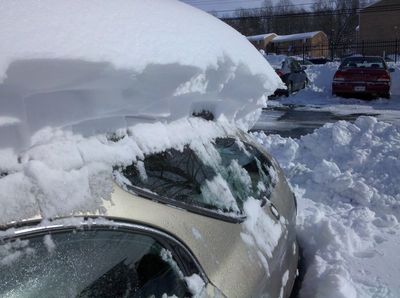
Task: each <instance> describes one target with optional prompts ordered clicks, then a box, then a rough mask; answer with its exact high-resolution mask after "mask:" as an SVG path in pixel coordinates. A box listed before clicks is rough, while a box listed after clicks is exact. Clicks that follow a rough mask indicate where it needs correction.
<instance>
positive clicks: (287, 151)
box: [254, 117, 400, 298]
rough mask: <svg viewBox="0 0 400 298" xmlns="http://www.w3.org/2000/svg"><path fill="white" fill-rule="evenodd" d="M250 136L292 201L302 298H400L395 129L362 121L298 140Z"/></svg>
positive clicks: (399, 151) (399, 136)
mask: <svg viewBox="0 0 400 298" xmlns="http://www.w3.org/2000/svg"><path fill="white" fill-rule="evenodd" d="M254 135H255V137H256V138H257V139H258V141H259V142H260V143H261V144H263V145H264V146H265V147H266V149H267V150H268V151H269V152H270V153H272V155H273V156H274V157H275V158H277V159H278V161H279V162H280V164H281V166H282V167H283V169H284V171H285V173H286V175H287V177H288V179H289V181H290V183H291V185H292V187H293V189H294V191H295V193H296V196H297V199H298V204H299V210H298V223H297V225H298V227H297V229H298V236H299V240H300V245H301V246H302V248H303V251H304V256H305V261H306V272H305V277H304V282H303V285H302V289H301V292H300V296H301V297H343V298H344V297H346V298H349V297H399V295H400V282H399V276H400V269H399V268H400V257H399V255H398V247H399V245H400V240H399V239H400V237H399V228H400V225H399V220H400V183H399V177H398V174H399V173H400V124H398V123H397V124H388V123H384V122H380V121H377V119H376V118H373V117H360V118H359V119H358V120H357V121H356V122H355V123H354V124H352V123H350V122H346V121H339V122H337V123H334V124H326V125H325V126H324V127H322V128H320V129H318V130H316V131H315V132H314V133H313V134H310V135H306V136H303V137H302V138H300V139H298V140H297V139H291V138H282V137H280V136H278V135H269V136H266V135H265V134H264V133H255V134H254Z"/></svg>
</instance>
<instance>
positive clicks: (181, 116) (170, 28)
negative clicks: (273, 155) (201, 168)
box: [0, 0, 282, 222]
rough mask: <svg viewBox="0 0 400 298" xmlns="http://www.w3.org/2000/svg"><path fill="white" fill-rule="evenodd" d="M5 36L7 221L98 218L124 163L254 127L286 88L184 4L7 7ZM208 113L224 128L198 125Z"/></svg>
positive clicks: (1, 184)
mask: <svg viewBox="0 0 400 298" xmlns="http://www.w3.org/2000/svg"><path fill="white" fill-rule="evenodd" d="M148 11H151V12H152V13H144V12H148ZM21 20H23V21H21ZM183 24H184V26H183ZM0 28H2V29H1V31H0V38H1V40H2V42H1V43H0V53H1V55H0V177H3V176H5V177H3V178H2V179H1V180H0V202H1V204H2V205H3V206H7V208H2V209H1V210H0V218H1V220H0V221H2V222H6V221H8V220H11V219H18V218H22V217H29V216H32V215H34V214H35V212H36V209H37V208H38V206H37V205H38V204H39V205H41V206H40V209H41V212H42V214H43V215H44V216H45V217H46V216H54V215H55V214H57V213H58V212H59V211H61V210H62V211H64V212H70V211H71V212H72V211H73V210H77V209H78V210H81V209H82V210H93V209H95V210H96V209H97V208H98V207H99V206H100V203H101V200H100V198H108V197H109V195H110V192H111V183H112V167H113V166H115V165H127V164H129V163H132V162H133V161H134V160H136V158H137V157H138V156H143V154H144V153H149V152H151V150H155V147H156V148H157V149H158V150H162V149H165V148H166V147H174V146H178V147H179V146H181V145H182V142H183V141H185V142H186V143H189V142H190V140H192V139H195V138H199V137H200V138H201V137H202V136H203V137H205V138H212V137H216V136H220V135H223V134H225V133H226V132H227V131H226V130H229V129H231V127H232V126H235V125H239V126H241V127H243V128H247V127H249V126H250V125H251V124H252V123H253V122H254V121H255V119H256V117H257V115H258V114H259V112H260V107H261V106H263V105H264V104H265V101H266V98H267V96H268V95H269V94H271V93H272V92H273V91H274V90H275V88H276V87H277V86H279V85H280V84H282V82H281V81H280V79H279V78H278V76H277V75H276V74H275V72H274V71H273V70H272V68H271V67H270V66H269V64H268V63H267V62H266V61H265V60H264V59H263V57H262V56H261V55H259V54H258V52H257V50H256V49H255V48H254V47H253V46H252V45H251V44H250V43H249V42H248V41H247V39H246V38H245V37H244V36H242V35H240V34H239V33H237V32H236V31H234V30H233V29H232V28H230V27H229V26H227V25H226V24H224V23H223V22H221V21H219V20H217V19H216V18H214V17H212V16H210V15H208V14H206V13H204V12H202V11H200V10H197V9H195V8H193V7H190V6H188V5H186V4H183V3H181V2H178V1H173V0H152V1H140V0H135V1H132V0H117V1H105V0H94V1H89V2H79V3H78V2H74V1H62V0H59V1H54V0H44V1H36V0H27V1H24V2H23V3H20V2H18V1H11V0H10V1H1V2H0ZM203 110H208V111H211V112H213V114H214V116H215V120H216V121H215V123H214V124H212V125H208V124H204V123H203V122H204V121H203V122H202V123H200V122H198V121H197V122H196V120H195V119H194V120H193V119H192V120H190V119H188V117H189V116H191V115H192V113H199V112H202V111H203ZM199 121H200V120H199ZM146 123H155V125H153V126H151V127H153V128H152V129H147V128H146ZM200 127H201V129H200ZM171 133H172V134H171ZM114 134H115V136H114ZM115 139H117V140H118V141H115ZM60 202H63V203H62V204H60Z"/></svg>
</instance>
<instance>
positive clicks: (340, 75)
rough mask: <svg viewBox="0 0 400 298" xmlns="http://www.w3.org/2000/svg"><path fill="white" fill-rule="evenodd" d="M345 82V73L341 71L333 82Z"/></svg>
mask: <svg viewBox="0 0 400 298" xmlns="http://www.w3.org/2000/svg"><path fill="white" fill-rule="evenodd" d="M345 80H346V79H345V76H344V73H343V72H340V71H337V72H336V73H335V76H334V77H333V81H336V82H343V81H345Z"/></svg>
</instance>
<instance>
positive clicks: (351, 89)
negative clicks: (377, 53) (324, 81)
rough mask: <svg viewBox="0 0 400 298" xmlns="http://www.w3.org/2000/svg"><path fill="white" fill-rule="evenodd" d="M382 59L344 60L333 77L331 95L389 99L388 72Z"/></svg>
mask: <svg viewBox="0 0 400 298" xmlns="http://www.w3.org/2000/svg"><path fill="white" fill-rule="evenodd" d="M393 71H394V69H393V68H388V67H387V65H386V63H385V61H384V60H383V58H382V57H372V56H369V57H368V56H364V57H349V58H345V59H344V60H343V61H342V63H341V64H340V66H339V69H338V71H336V73H335V76H334V77H333V83H332V93H333V95H337V96H343V97H345V96H361V95H364V96H365V95H369V96H379V97H383V98H390V84H391V78H390V72H393Z"/></svg>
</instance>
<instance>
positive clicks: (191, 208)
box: [121, 136, 276, 224]
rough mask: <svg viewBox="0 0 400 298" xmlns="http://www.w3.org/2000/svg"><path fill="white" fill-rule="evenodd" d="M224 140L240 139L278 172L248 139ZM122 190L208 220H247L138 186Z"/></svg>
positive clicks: (234, 221) (124, 187) (234, 137)
mask: <svg viewBox="0 0 400 298" xmlns="http://www.w3.org/2000/svg"><path fill="white" fill-rule="evenodd" d="M222 138H231V139H235V140H238V139H239V140H240V141H241V142H242V143H243V144H245V145H248V146H251V147H253V148H254V149H256V150H257V151H259V152H260V153H261V154H262V155H263V156H264V157H265V158H266V159H267V160H268V163H269V166H270V167H273V168H274V170H276V167H275V165H274V163H273V161H272V159H271V158H270V156H269V155H267V154H265V151H263V150H260V148H259V147H258V146H256V145H255V144H254V143H253V142H251V141H250V140H249V139H248V138H238V137H237V136H225V137H222ZM213 141H215V140H213ZM275 186H276V185H271V190H272V192H273V190H274V189H275ZM121 188H122V189H124V190H125V191H128V192H129V193H132V194H133V195H137V196H139V197H141V198H144V199H148V200H152V201H155V202H157V203H160V204H163V205H168V206H170V207H173V208H178V209H183V210H186V211H188V212H191V213H194V214H198V215H201V216H206V217H208V218H212V219H216V220H220V221H224V222H228V223H234V224H238V223H242V222H244V221H245V220H246V218H247V216H246V214H244V213H243V212H242V213H240V214H238V215H235V216H232V215H229V213H227V212H226V213H223V212H220V211H218V210H213V209H208V208H205V207H201V206H196V205H190V204H187V203H185V202H182V201H178V200H174V199H171V198H168V197H165V196H163V195H160V194H156V193H154V192H152V191H151V190H146V189H143V188H140V187H138V186H134V185H129V184H124V185H123V186H121ZM259 200H260V202H262V203H263V200H264V199H263V198H260V199H259Z"/></svg>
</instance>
